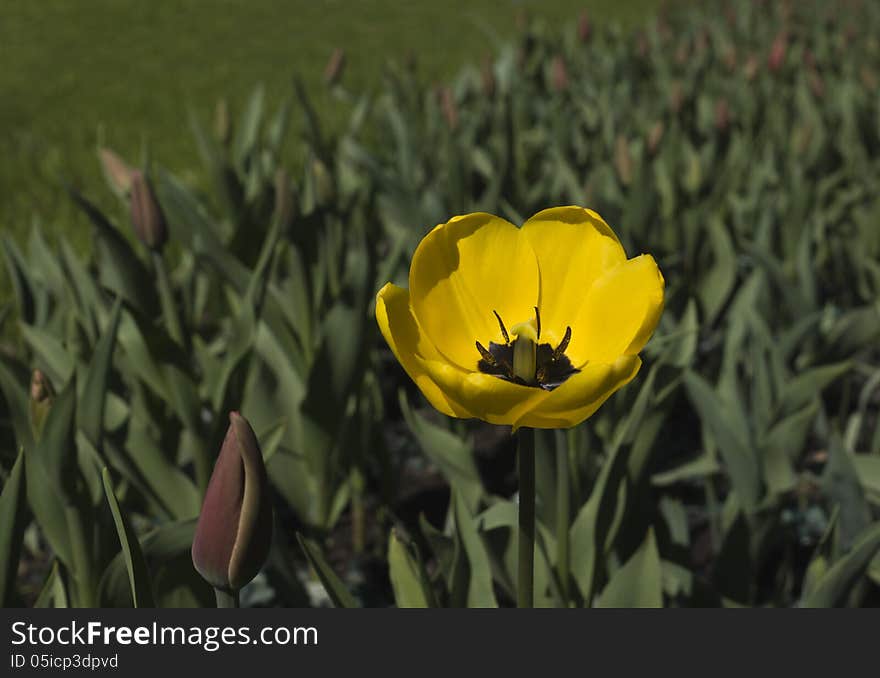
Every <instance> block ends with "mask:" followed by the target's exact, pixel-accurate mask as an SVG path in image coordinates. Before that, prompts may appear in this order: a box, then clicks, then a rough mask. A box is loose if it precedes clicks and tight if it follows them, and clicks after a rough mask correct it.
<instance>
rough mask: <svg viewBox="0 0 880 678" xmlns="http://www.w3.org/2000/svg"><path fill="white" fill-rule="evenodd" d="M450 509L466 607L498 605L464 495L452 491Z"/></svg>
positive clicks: (486, 559)
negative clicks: (463, 566)
mask: <svg viewBox="0 0 880 678" xmlns="http://www.w3.org/2000/svg"><path fill="white" fill-rule="evenodd" d="M454 494H455V496H454V499H453V505H454V508H453V511H454V514H455V530H456V534H457V536H458V543H459V549H460V550H459V552H458V554H457V557H458V558H461V557H464V558H465V559H466V561H467V566H468V568H467V571H468V577H467V581H466V591H467V593H466V596H465V599H466V601H467V606H468V607H483V608H484V607H498V602H497V601H496V600H495V592H494V591H493V590H492V570H491V568H490V566H489V556H488V554H487V553H486V547H485V545H484V544H483V540H482V538H481V537H480V533H479V532H478V531H477V525H476V520H475V519H474V517H473V516H472V515H471V513H470V509H468V507H467V502H466V501H465V499H464V497H462V496H461V495H460V494H458V493H454Z"/></svg>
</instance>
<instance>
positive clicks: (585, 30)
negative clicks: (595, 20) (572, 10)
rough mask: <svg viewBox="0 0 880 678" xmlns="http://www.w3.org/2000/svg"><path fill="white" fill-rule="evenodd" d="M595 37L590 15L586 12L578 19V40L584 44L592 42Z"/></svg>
mask: <svg viewBox="0 0 880 678" xmlns="http://www.w3.org/2000/svg"><path fill="white" fill-rule="evenodd" d="M592 35H593V24H592V23H591V22H590V15H589V14H587V11H586V10H584V11H583V12H581V15H580V17H579V18H578V40H580V41H581V42H583V43H587V42H589V41H590V37H592Z"/></svg>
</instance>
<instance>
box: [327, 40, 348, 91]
mask: <svg viewBox="0 0 880 678" xmlns="http://www.w3.org/2000/svg"><path fill="white" fill-rule="evenodd" d="M344 72H345V50H344V49H342V48H341V47H337V48H336V49H334V50H333V54H331V55H330V60H329V61H328V62H327V67H326V68H325V69H324V82H326V83H327V84H328V85H330V86H331V87H332V86H334V85H338V84H339V81H340V80H342V74H343V73H344Z"/></svg>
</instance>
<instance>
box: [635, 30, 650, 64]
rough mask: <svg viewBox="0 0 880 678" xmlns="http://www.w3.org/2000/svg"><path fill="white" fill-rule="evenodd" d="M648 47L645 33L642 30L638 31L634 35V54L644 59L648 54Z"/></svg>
mask: <svg viewBox="0 0 880 678" xmlns="http://www.w3.org/2000/svg"><path fill="white" fill-rule="evenodd" d="M650 49H651V45H650V43H648V36H647V35H645V33H644V31H639V32H638V34H637V35H636V54H637V55H638V57H639V58H640V59H644V58H645V57H646V56H648V51H649V50H650Z"/></svg>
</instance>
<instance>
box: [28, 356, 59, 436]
mask: <svg viewBox="0 0 880 678" xmlns="http://www.w3.org/2000/svg"><path fill="white" fill-rule="evenodd" d="M29 400H30V414H31V428H32V429H33V431H34V434H35V435H36V436H37V437H39V435H40V432H41V431H42V430H43V422H44V421H45V420H46V415H47V414H48V413H49V410H50V409H51V407H52V403H53V402H54V400H55V389H54V388H52V382H50V381H49V377H47V376H46V374H45V373H44V372H43V371H42V370H34V371H33V374H31V388H30V399H29Z"/></svg>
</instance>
